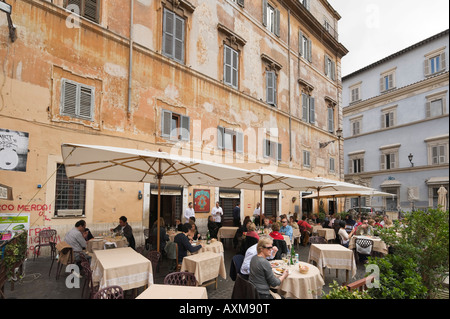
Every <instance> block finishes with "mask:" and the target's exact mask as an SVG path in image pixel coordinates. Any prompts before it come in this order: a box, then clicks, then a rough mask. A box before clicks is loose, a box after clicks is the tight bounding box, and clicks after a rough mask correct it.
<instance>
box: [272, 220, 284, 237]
mask: <svg viewBox="0 0 450 319" xmlns="http://www.w3.org/2000/svg"><path fill="white" fill-rule="evenodd" d="M269 236H270V237H272V238H273V239H280V240H284V237H283V235H281V233H280V225H279V224H278V223H275V224H273V225H272V232H271V233H270V234H269Z"/></svg>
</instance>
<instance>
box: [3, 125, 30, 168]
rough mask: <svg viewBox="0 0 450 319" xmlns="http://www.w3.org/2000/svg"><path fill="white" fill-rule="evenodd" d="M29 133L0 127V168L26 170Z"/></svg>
mask: <svg viewBox="0 0 450 319" xmlns="http://www.w3.org/2000/svg"><path fill="white" fill-rule="evenodd" d="M28 139H29V134H28V133H25V132H18V131H11V130H8V129H1V128H0V170H7V171H18V172H26V170H27V157H28Z"/></svg>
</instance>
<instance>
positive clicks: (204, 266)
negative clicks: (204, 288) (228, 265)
mask: <svg viewBox="0 0 450 319" xmlns="http://www.w3.org/2000/svg"><path fill="white" fill-rule="evenodd" d="M181 271H187V272H191V273H193V274H194V275H195V278H196V279H197V281H198V284H199V285H202V284H203V283H206V282H208V281H211V280H215V281H216V286H217V277H218V276H220V277H222V278H223V279H226V278H227V273H226V269H225V262H224V256H223V254H222V253H214V252H212V251H206V252H203V253H200V254H193V255H190V256H186V257H184V258H183V263H182V264H181Z"/></svg>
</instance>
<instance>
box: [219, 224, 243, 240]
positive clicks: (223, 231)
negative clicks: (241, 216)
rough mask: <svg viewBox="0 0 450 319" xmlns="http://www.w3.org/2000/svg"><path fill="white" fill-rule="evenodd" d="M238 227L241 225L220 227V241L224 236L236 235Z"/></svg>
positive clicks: (232, 236)
mask: <svg viewBox="0 0 450 319" xmlns="http://www.w3.org/2000/svg"><path fill="white" fill-rule="evenodd" d="M238 229H239V227H228V226H224V227H220V228H219V231H218V233H217V239H218V240H219V241H220V240H221V239H224V238H234V235H236V232H237V230H238Z"/></svg>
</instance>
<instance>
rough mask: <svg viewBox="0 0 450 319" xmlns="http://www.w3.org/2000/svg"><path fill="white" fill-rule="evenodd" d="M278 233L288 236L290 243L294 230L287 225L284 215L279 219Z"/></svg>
mask: <svg viewBox="0 0 450 319" xmlns="http://www.w3.org/2000/svg"><path fill="white" fill-rule="evenodd" d="M280 233H281V234H282V235H286V236H289V238H290V239H291V242H292V236H293V235H294V230H293V229H292V226H291V225H289V223H288V220H287V217H286V215H284V216H283V217H282V218H281V228H280Z"/></svg>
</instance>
